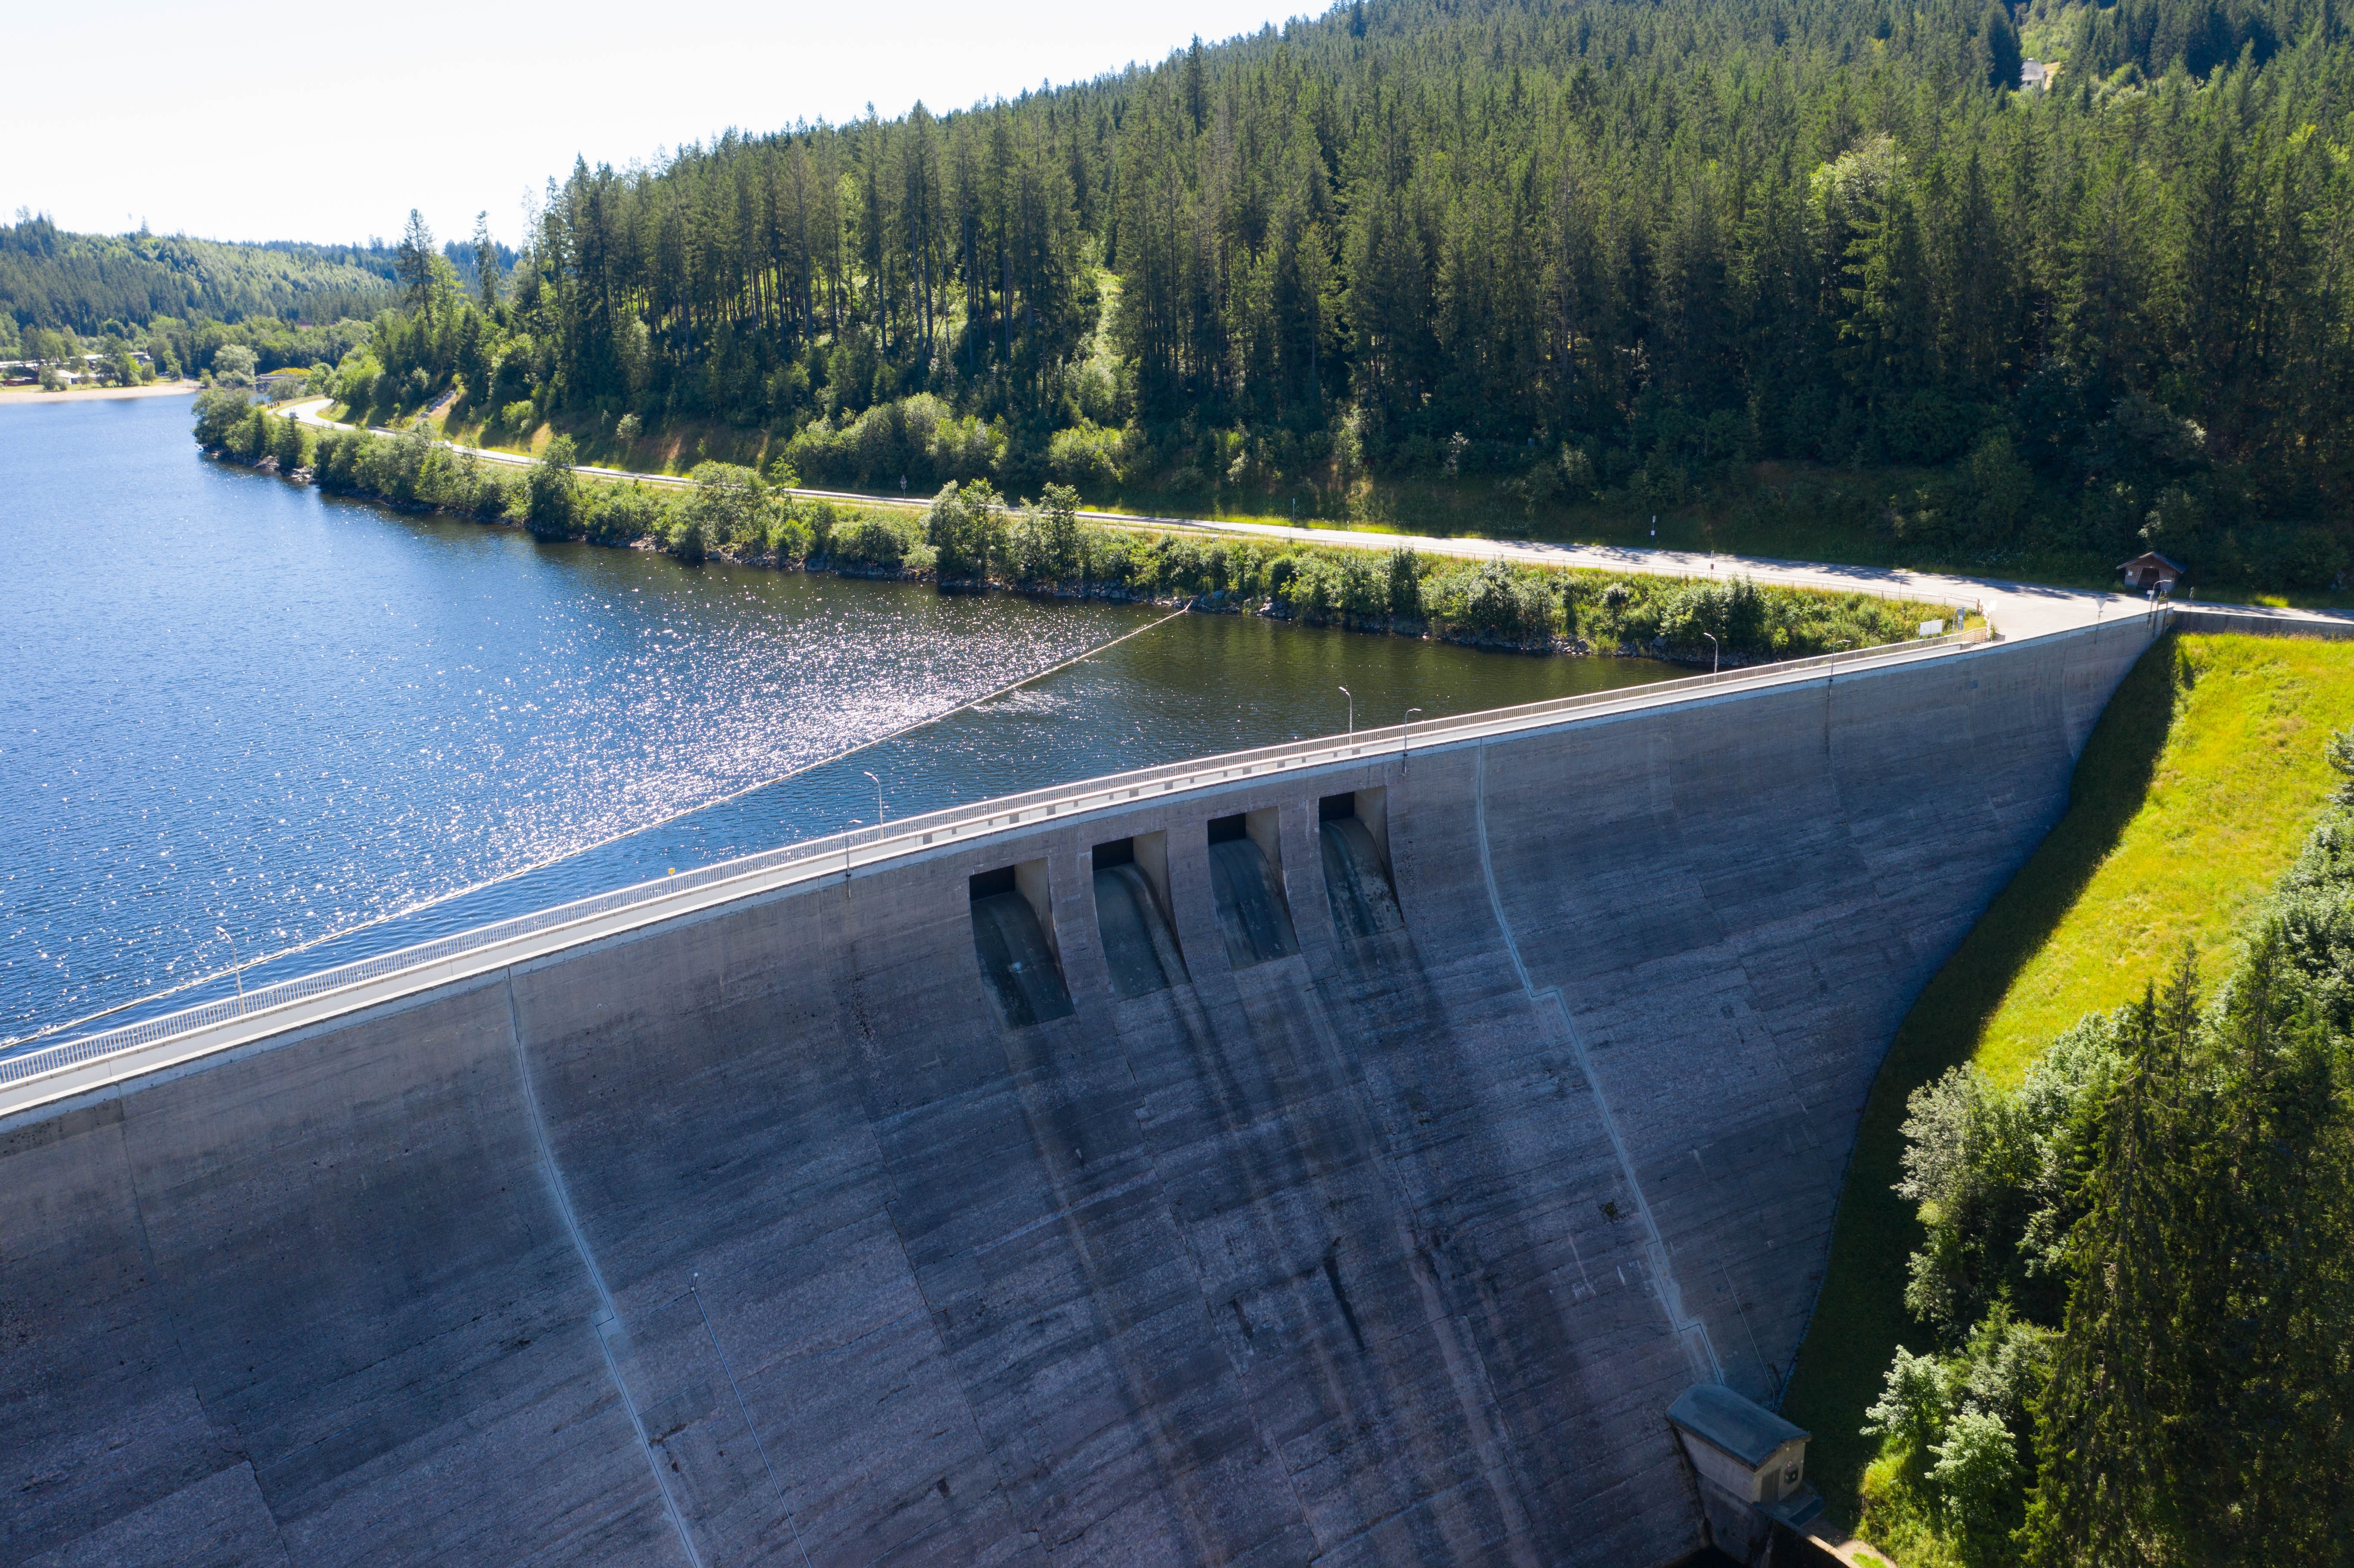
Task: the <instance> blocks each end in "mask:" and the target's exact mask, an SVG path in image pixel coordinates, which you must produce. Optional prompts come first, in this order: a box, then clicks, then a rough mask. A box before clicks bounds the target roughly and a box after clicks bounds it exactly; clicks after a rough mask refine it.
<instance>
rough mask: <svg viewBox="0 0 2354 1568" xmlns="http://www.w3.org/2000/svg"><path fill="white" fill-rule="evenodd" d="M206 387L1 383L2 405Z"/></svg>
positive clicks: (183, 392) (185, 393)
mask: <svg viewBox="0 0 2354 1568" xmlns="http://www.w3.org/2000/svg"><path fill="white" fill-rule="evenodd" d="M202 390H204V388H203V387H199V386H198V385H197V384H196V382H193V381H154V382H150V383H148V384H147V385H146V386H144V387H67V388H66V389H65V390H63V391H61V392H45V391H43V390H42V389H41V388H40V387H34V386H21V387H0V408H5V407H7V406H8V405H9V404H11V403H15V404H18V405H20V406H21V405H31V404H35V403H103V402H120V401H127V400H129V399H131V398H133V397H190V396H193V395H194V394H196V393H197V392H200V391H202Z"/></svg>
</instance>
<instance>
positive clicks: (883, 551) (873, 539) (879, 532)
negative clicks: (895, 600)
mask: <svg viewBox="0 0 2354 1568" xmlns="http://www.w3.org/2000/svg"><path fill="white" fill-rule="evenodd" d="M911 542H912V541H910V540H909V539H908V537H907V535H906V534H904V533H902V532H901V531H900V527H899V525H897V524H895V523H894V521H893V520H892V519H890V518H887V517H883V516H880V515H877V514H874V513H862V514H858V515H857V516H856V517H855V518H854V519H853V520H852V521H851V522H850V523H848V524H844V525H843V526H839V527H837V528H835V529H834V531H833V549H832V556H833V559H834V560H835V561H837V562H839V563H841V564H842V565H843V566H853V567H886V568H888V569H890V570H892V571H897V570H898V569H899V568H900V567H901V566H902V564H904V563H905V562H906V560H907V550H908V546H909V545H910V544H911Z"/></svg>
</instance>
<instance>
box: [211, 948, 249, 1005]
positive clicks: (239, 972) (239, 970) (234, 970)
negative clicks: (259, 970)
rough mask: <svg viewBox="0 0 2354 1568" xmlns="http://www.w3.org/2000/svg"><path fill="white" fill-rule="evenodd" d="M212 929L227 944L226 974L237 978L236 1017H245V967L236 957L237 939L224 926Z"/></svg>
mask: <svg viewBox="0 0 2354 1568" xmlns="http://www.w3.org/2000/svg"><path fill="white" fill-rule="evenodd" d="M213 929H214V930H216V931H218V932H219V933H220V934H221V939H222V940H223V941H226V942H227V943H228V972H229V973H231V974H233V975H235V976H236V977H237V1015H238V1016H239V1018H243V1017H244V1016H245V965H244V963H243V962H242V961H241V960H239V958H238V956H237V938H235V937H232V936H230V935H229V934H228V927H226V926H216V927H213Z"/></svg>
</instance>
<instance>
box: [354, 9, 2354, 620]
mask: <svg viewBox="0 0 2354 1568" xmlns="http://www.w3.org/2000/svg"><path fill="white" fill-rule="evenodd" d="M2039 52H2040V58H2046V59H2057V60H2060V61H2062V69H2061V70H2060V72H2059V74H2058V76H2057V77H2056V79H2054V81H2053V83H2052V90H2049V91H2042V90H2031V89H2023V88H2021V87H2020V85H2019V83H2020V80H2021V76H2020V67H2021V61H2022V58H2028V57H2031V56H2038V55H2039ZM2349 89H2354V53H2349V45H2348V38H2347V28H2346V25H2345V22H2344V20H2343V19H2342V18H2341V17H2340V16H2338V13H2337V12H2336V11H2335V10H2334V9H2333V8H2332V7H2331V6H2330V5H2326V4H2321V3H2318V0H2121V3H2120V4H2118V5H2114V6H2109V7H2099V6H2094V5H2056V6H2055V5H2052V0H2031V5H2029V6H2028V7H2026V8H2024V9H2019V10H2014V9H2010V8H2007V7H2006V6H2005V5H2002V4H2001V3H1999V0H1997V3H1994V4H1990V5H1984V6H1978V5H1969V4H1961V3H1955V0H1947V3H1945V4H1934V5H1925V6H1922V7H1919V8H1912V7H1900V6H1895V5H1884V4H1876V3H1872V0H1772V3H1767V4H1749V3H1744V4H1737V5H1736V4H1730V3H1727V0H1666V3H1664V4H1655V3H1645V4H1639V5H1638V4H1629V3H1626V0H1469V3H1455V4H1448V3H1442V0H1374V3H1372V4H1364V3H1362V0H1359V3H1352V4H1350V5H1343V6H1341V7H1338V8H1336V9H1334V10H1332V11H1331V12H1328V13H1327V14H1325V15H1324V16H1321V17H1320V18H1317V19H1314V20H1305V19H1300V20H1295V21H1293V22H1292V23H1290V24H1288V25H1287V26H1284V27H1283V28H1282V29H1281V30H1279V31H1278V30H1276V29H1274V28H1268V29H1266V30H1263V31H1261V32H1260V33H1258V34H1257V35H1254V36H1250V37H1241V38H1237V39H1234V40H1231V41H1229V42H1227V43H1225V44H1222V45H1218V46H1215V47H1204V46H1202V45H1200V44H1198V43H1197V44H1196V45H1195V47H1193V48H1191V49H1188V50H1185V51H1182V52H1181V53H1179V54H1177V55H1175V56H1172V58H1170V59H1168V60H1166V61H1164V62H1162V63H1161V64H1160V65H1157V66H1153V67H1150V68H1131V69H1129V70H1127V71H1125V72H1122V73H1119V74H1117V75H1111V76H1107V77H1104V78H1100V79H1096V80H1093V81H1089V82H1086V83H1082V84H1078V85H1075V86H1070V87H1066V88H1060V89H1054V90H1040V91H1037V92H1034V93H1028V94H1024V95H1023V96H1022V97H1020V98H1018V99H1015V100H1012V101H1002V102H994V103H990V104H986V105H983V106H981V107H979V108H977V109H974V110H971V111H963V112H958V113H953V114H948V115H943V116H937V117H936V116H934V115H932V114H931V113H928V112H927V111H924V110H923V109H921V108H918V109H917V110H916V111H913V112H912V113H910V114H908V115H907V116H906V117H904V118H902V119H897V120H892V121H882V120H877V119H869V120H865V121H862V122H856V123H853V124H848V125H842V126H832V125H796V126H794V127H793V128H791V129H790V130H785V131H779V132H774V133H770V134H761V135H748V134H732V133H731V134H730V135H727V136H726V137H723V138H721V139H720V140H718V141H717V142H716V143H713V144H708V145H702V146H695V147H690V148H688V149H686V150H684V151H683V152H681V153H679V154H676V155H675V156H673V157H672V158H670V159H669V160H668V161H667V162H664V163H663V164H660V165H658V166H650V167H634V166H633V167H630V168H625V169H616V168H612V167H608V166H597V167H590V166H588V165H587V164H576V166H575V167H574V168H573V169H572V171H571V172H570V174H569V175H568V176H567V177H566V178H564V179H563V180H561V181H560V182H559V181H555V180H551V181H549V182H548V185H547V189H546V196H545V201H544V205H543V206H542V207H541V209H540V210H539V212H538V213H537V214H536V217H535V226H534V228H533V232H532V233H531V234H530V236H529V237H528V244H527V248H526V249H525V254H524V256H523V257H522V259H521V260H520V262H519V264H518V265H517V266H516V267H515V269H514V272H513V274H512V277H511V280H510V286H509V287H508V288H507V289H506V290H505V291H504V292H502V291H500V290H499V288H498V287H497V284H498V281H499V279H498V274H497V271H496V270H495V269H494V270H493V271H492V273H491V274H490V276H491V278H492V281H493V288H492V289H490V290H482V289H480V288H479V287H477V288H476V289H473V290H465V289H463V288H461V283H460V280H459V279H458V278H457V276H456V274H455V272H454V270H451V269H450V268H448V267H447V266H446V265H444V264H443V262H442V261H441V260H440V257H441V253H440V251H438V250H436V249H434V248H433V245H432V243H431V237H430V236H429V235H428V234H426V233H424V232H423V230H422V226H421V225H419V226H417V227H416V228H413V229H412V232H411V234H410V235H409V237H408V240H407V241H405V242H404V247H403V249H404V251H405V253H407V254H408V256H409V257H410V259H411V264H410V265H409V266H408V268H407V269H406V272H405V279H406V283H407V293H406V306H405V309H404V310H403V311H402V312H400V313H397V314H395V315H393V316H390V317H387V318H386V319H384V320H382V321H380V322H379V323H378V329H377V332H376V341H375V344H374V345H373V347H372V349H371V350H370V351H369V352H368V353H367V354H366V355H355V356H354V357H353V359H352V360H351V361H350V362H349V363H347V365H346V366H345V390H346V391H347V392H348V393H351V394H355V395H356V397H357V400H358V401H359V402H360V403H362V404H366V403H369V402H371V401H373V402H374V403H375V404H376V405H379V406H381V407H384V408H403V407H414V406H416V405H418V404H420V403H422V402H424V401H425V400H426V399H427V398H429V397H438V396H440V394H441V393H443V392H444V391H445V390H447V389H450V388H451V387H455V388H456V389H457V390H458V391H459V393H460V397H461V404H460V408H461V412H464V411H466V410H471V411H472V416H473V417H474V418H480V419H482V420H484V421H485V422H487V423H488V424H489V425H490V426H491V427H492V430H493V435H494V436H495V435H496V434H497V431H498V428H499V427H500V426H501V425H503V424H504V425H507V426H518V425H520V426H525V427H529V426H535V425H536V423H537V422H539V421H541V420H543V419H547V418H555V419H557V422H558V423H559V425H560V426H561V427H562V428H565V429H571V430H573V431H575V432H576V433H578V434H580V435H582V436H583V437H584V438H587V439H588V440H591V441H592V442H593V441H594V440H595V439H596V438H598V437H599V436H600V435H604V434H607V433H610V432H611V431H612V430H614V429H616V428H619V429H621V430H623V432H624V433H625V434H626V433H632V432H635V431H637V430H640V429H644V430H649V431H653V430H660V429H665V428H673V427H682V426H693V427H697V428H704V429H718V430H723V431H724V430H726V429H734V430H736V431H740V432H746V433H749V434H753V435H756V436H757V437H758V442H757V446H758V450H761V451H762V452H765V453H766V454H767V455H768V457H769V460H770V461H774V460H775V459H777V458H779V457H782V458H786V459H789V460H790V463H791V465H792V467H793V468H794V469H795V471H797V472H799V473H800V474H801V476H802V477H803V478H804V479H806V480H809V481H812V482H832V483H838V484H848V485H859V486H865V487H872V488H877V489H886V490H896V489H898V488H899V487H900V485H901V484H902V483H903V482H904V483H905V484H907V486H909V487H910V488H912V489H918V490H927V489H929V488H932V487H935V486H937V485H938V484H940V483H942V482H946V481H949V480H952V479H962V478H969V477H975V476H979V475H982V474H987V475H989V476H991V478H993V479H994V480H995V482H997V483H998V484H999V486H1000V487H1001V488H1002V489H1004V490H1006V491H1007V492H1009V493H1015V492H1020V493H1034V491H1035V490H1037V489H1038V488H1040V487H1042V486H1043V485H1044V484H1045V483H1047V482H1066V483H1070V484H1074V485H1076V486H1077V487H1079V488H1080V489H1081V490H1082V492H1084V493H1090V494H1096V495H1101V494H1107V493H1113V492H1115V491H1116V490H1117V489H1118V487H1119V485H1120V484H1121V483H1122V482H1129V483H1130V484H1133V483H1134V482H1137V481H1138V480H1139V479H1140V478H1146V479H1149V480H1150V483H1151V484H1152V485H1153V486H1154V487H1155V488H1156V489H1157V490H1158V491H1159V492H1160V493H1172V494H1177V495H1183V494H1186V493H1197V494H1200V495H1202V496H1204V497H1213V496H1214V497H1216V498H1217V499H1218V502H1219V503H1222V504H1227V505H1234V504H1238V503H1239V504H1246V505H1253V504H1255V505H1257V506H1258V507H1259V509H1261V510H1266V511H1275V512H1280V511H1282V510H1283V509H1284V508H1285V506H1286V505H1287V504H1289V505H1291V506H1294V507H1296V508H1297V509H1298V510H1299V513H1300V514H1302V515H1321V516H1336V515H1349V514H1352V507H1353V506H1355V505H1357V504H1359V500H1358V498H1359V497H1360V495H1361V493H1362V492H1363V490H1364V489H1365V485H1364V481H1365V479H1366V478H1367V476H1384V475H1400V474H1426V475H1432V476H1438V475H1444V476H1446V477H1447V478H1448V479H1449V480H1452V481H1455V482H1458V483H1472V482H1482V483H1485V484H1487V485H1489V486H1490V489H1491V491H1492V493H1494V494H1495V495H1496V496H1497V504H1498V506H1499V508H1500V510H1507V511H1510V512H1511V513H1514V514H1519V513H1522V512H1531V513H1533V512H1536V511H1538V510H1539V509H1542V508H1549V507H1560V506H1563V505H1575V504H1578V503H1589V502H1595V501H1599V502H1602V503H1608V504H1619V505H1623V506H1624V507H1626V508H1627V509H1628V510H1631V511H1637V512H1640V511H1659V510H1665V509H1668V508H1671V507H1673V506H1676V505H1678V504H1681V503H1685V502H1687V501H1690V500H1691V499H1692V498H1694V497H1696V496H1697V497H1705V496H1708V495H1711V494H1727V493H1736V492H1739V491H1740V490H1741V489H1742V488H1743V487H1744V486H1749V487H1752V489H1753V491H1754V490H1755V487H1756V486H1757V485H1758V484H1759V480H1758V475H1759V474H1760V473H1762V472H1768V471H1774V470H1773V465H1776V464H1779V465H1795V466H1797V468H1798V469H1800V470H1802V471H1839V472H1856V471H1865V472H1868V473H1870V474H1871V475H1872V476H1874V478H1873V483H1878V488H1876V489H1875V488H1873V483H1867V484H1864V485H1861V486H1854V485H1850V486H1848V487H1846V489H1845V490H1844V491H1840V490H1836V489H1835V490H1833V491H1831V492H1828V493H1826V494H1827V496H1828V497H1829V499H1824V498H1822V497H1818V498H1816V500H1817V501H1818V502H1819V503H1821V504H1843V505H1847V506H1850V507H1863V508H1865V509H1866V510H1867V511H1868V513H1869V517H1868V519H1866V520H1867V521H1868V522H1869V524H1870V525H1871V526H1873V527H1876V528H1879V529H1882V530H1884V531H1885V532H1886V533H1887V534H1889V535H1893V538H1894V540H1896V541H1898V542H1900V543H1901V544H1902V545H1903V546H1904V547H1905V548H1907V549H1908V550H1910V551H1911V552H1912V553H1913V554H1914V555H1916V556H1920V557H1922V558H1927V559H1948V560H1961V561H1974V562H1978V563H1981V564H1996V563H1999V562H2000V561H2002V560H2003V559H2005V558H2007V557H2009V556H2016V555H2018V554H2020V553H2028V554H2033V553H2036V552H2051V551H2077V552H2083V553H2085V554H2087V555H2088V556H2090V555H2105V556H2110V557H2112V558H2114V557H2115V556H2116V555H2118V554H2119V553H2132V552H2133V551H2136V550H2138V549H2139V548H2142V547H2144V546H2145V545H2147V544H2153V543H2154V544H2156V545H2157V546H2158V547H2160V548H2164V549H2167V550H2168V551H2169V552H2171V553H2175V554H2177V555H2179V556H2186V557H2189V558H2190V559H2192V560H2194V561H2195V562H2198V563H2200V566H2201V567H2203V568H2204V569H2205V571H2206V574H2207V575H2208V576H2209V577H2216V578H2224V579H2229V580H2235V581H2256V582H2271V583H2275V584H2277V585H2279V586H2283V587H2288V588H2301V589H2326V588H2329V587H2331V586H2333V585H2337V584H2340V583H2341V582H2342V578H2343V576H2344V574H2345V573H2346V572H2347V570H2348V568H2349V567H2354V531H2349V526H2348V524H2347V523H2346V522H2345V520H2344V512H2345V504H2346V501H2347V498H2348V492H2349V462H2354V451H2349V421H2348V414H2349V409H2354V382H2349V367H2354V344H2349V331H2348V325H2349V320H2348V312H2347V310H2346V308H2345V299H2346V294H2347V290H2348V286H2349V255H2348V238H2349V218H2354V184H2349V169H2348V156H2349V151H2348V150H2349V144H2354V125H2349ZM451 249H453V250H456V249H461V248H459V247H451ZM472 281H475V282H477V283H479V281H480V280H479V276H478V277H477V278H476V279H475V280H472ZM469 296H471V297H469ZM625 420H627V421H631V422H630V423H628V424H626V425H625V424H623V421H625ZM731 450H732V451H733V452H735V453H736V454H737V455H741V452H742V450H743V446H742V443H740V442H739V443H738V444H737V446H736V447H735V448H732V449H731ZM1760 464H1765V465H1767V468H1766V469H1764V470H1761V469H1760V468H1759V466H1758V465H1760ZM1889 474H1893V475H1895V476H1897V478H1896V482H1893V483H1879V481H1880V480H1881V479H1884V478H1885V477H1886V476H1887V475H1889ZM1775 499H1776V496H1775V494H1774V493H1773V491H1772V487H1771V485H1770V484H1768V485H1765V500H1766V503H1768V504H1771V503H1773V502H1774V501H1775ZM1782 499H1783V500H1785V501H1786V502H1787V493H1785V495H1784V496H1783V497H1782Z"/></svg>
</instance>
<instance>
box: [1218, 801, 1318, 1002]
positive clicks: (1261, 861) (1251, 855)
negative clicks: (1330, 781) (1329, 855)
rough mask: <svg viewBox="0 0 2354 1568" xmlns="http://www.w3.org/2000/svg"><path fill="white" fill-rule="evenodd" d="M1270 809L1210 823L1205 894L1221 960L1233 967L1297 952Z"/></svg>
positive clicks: (1246, 966) (1278, 840)
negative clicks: (1220, 940)
mask: <svg viewBox="0 0 2354 1568" xmlns="http://www.w3.org/2000/svg"><path fill="white" fill-rule="evenodd" d="M1210 891H1211V895H1212V896H1213V898H1214V900H1215V901H1216V904H1217V911H1218V934H1219V935H1220V936H1222V937H1224V938H1225V942H1226V959H1227V961H1228V962H1230V963H1232V964H1233V965H1234V967H1235V968H1236V969H1249V968H1250V967H1251V966H1252V965H1254V964H1264V963H1271V962H1273V961H1274V960H1275V959H1284V958H1289V957H1290V956H1291V955H1292V954H1294V953H1296V952H1298V951H1299V934H1298V933H1297V932H1296V931H1294V930H1293V929H1292V925H1291V906H1290V904H1289V902H1288V900H1286V898H1285V897H1284V895H1283V841H1282V839H1281V837H1280V835H1279V833H1278V818H1277V815H1276V812H1275V810H1274V808H1273V807H1269V808H1267V810H1259V811H1246V812H1243V813H1241V814H1239V815H1236V816H1232V817H1217V818H1214V819H1212V821H1211V822H1210Z"/></svg>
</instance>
